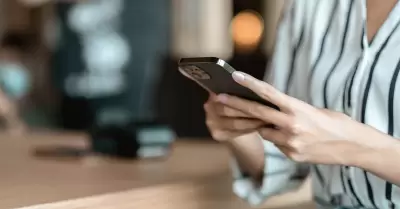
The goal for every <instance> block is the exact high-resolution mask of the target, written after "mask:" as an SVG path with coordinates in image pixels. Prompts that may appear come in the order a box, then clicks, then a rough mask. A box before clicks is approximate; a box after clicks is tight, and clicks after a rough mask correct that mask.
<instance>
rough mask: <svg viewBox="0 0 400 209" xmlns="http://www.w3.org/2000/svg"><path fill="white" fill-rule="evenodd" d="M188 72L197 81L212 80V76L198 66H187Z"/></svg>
mask: <svg viewBox="0 0 400 209" xmlns="http://www.w3.org/2000/svg"><path fill="white" fill-rule="evenodd" d="M185 69H186V72H187V73H188V74H189V75H190V76H192V77H193V78H195V79H200V80H206V79H210V75H209V74H208V73H207V72H205V71H204V70H202V69H200V68H199V67H197V66H187V67H186V68H185Z"/></svg>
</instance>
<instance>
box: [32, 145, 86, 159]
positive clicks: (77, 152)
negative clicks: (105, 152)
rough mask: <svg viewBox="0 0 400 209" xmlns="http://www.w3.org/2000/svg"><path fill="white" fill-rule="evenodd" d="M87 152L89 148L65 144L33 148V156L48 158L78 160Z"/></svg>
mask: <svg viewBox="0 0 400 209" xmlns="http://www.w3.org/2000/svg"><path fill="white" fill-rule="evenodd" d="M89 153H90V151H89V150H85V149H78V148H75V147H66V146H43V147H38V148H35V149H34V150H33V155H34V156H36V157H39V158H43V159H49V160H79V159H81V158H82V157H85V156H87V155H88V154H89Z"/></svg>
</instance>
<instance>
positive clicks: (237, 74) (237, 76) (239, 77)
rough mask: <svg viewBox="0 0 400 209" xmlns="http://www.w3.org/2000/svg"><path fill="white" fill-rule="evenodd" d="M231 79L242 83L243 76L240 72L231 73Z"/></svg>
mask: <svg viewBox="0 0 400 209" xmlns="http://www.w3.org/2000/svg"><path fill="white" fill-rule="evenodd" d="M233 79H235V81H238V82H240V81H243V80H244V74H243V73H241V72H234V73H233Z"/></svg>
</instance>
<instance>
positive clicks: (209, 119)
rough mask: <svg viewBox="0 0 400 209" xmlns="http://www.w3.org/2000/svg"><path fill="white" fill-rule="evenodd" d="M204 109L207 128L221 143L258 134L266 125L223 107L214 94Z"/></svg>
mask: <svg viewBox="0 0 400 209" xmlns="http://www.w3.org/2000/svg"><path fill="white" fill-rule="evenodd" d="M204 109H205V112H206V124H207V127H208V129H209V131H210V133H211V135H212V137H213V138H214V139H215V140H217V141H220V142H222V141H226V140H229V139H234V138H236V137H239V136H242V135H245V134H249V133H251V132H256V131H257V130H258V129H259V128H260V127H262V125H263V124H264V122H263V121H261V120H258V119H254V118H253V117H251V116H250V115H247V114H245V113H243V112H241V111H238V110H235V109H233V108H230V107H228V106H226V105H223V104H222V103H220V102H219V101H218V97H217V96H216V95H214V94H212V93H210V97H209V99H208V101H207V102H206V103H205V104H204Z"/></svg>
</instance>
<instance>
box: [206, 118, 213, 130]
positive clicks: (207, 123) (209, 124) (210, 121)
mask: <svg viewBox="0 0 400 209" xmlns="http://www.w3.org/2000/svg"><path fill="white" fill-rule="evenodd" d="M206 125H207V126H208V127H209V128H211V127H213V125H214V121H213V120H211V119H207V120H206Z"/></svg>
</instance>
